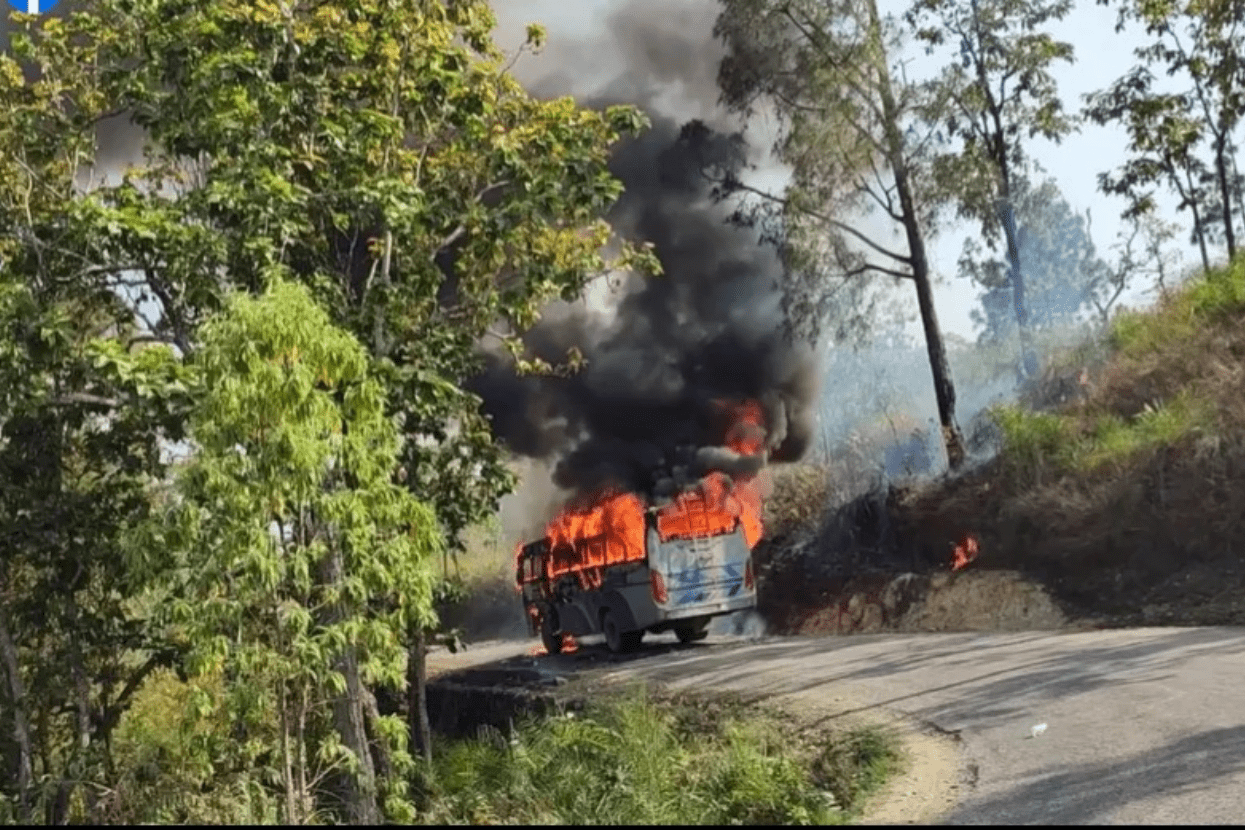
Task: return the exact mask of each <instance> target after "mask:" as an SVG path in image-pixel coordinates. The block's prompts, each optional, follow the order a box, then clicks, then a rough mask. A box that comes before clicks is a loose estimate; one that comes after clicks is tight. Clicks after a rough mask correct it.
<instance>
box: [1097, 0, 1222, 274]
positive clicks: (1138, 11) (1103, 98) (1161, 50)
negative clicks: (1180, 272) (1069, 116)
mask: <svg viewBox="0 0 1245 830" xmlns="http://www.w3.org/2000/svg"><path fill="white" fill-rule="evenodd" d="M1100 2H1104V3H1105V0H1100ZM1130 21H1135V22H1139V23H1141V25H1142V26H1143V27H1144V29H1145V31H1146V33H1147V34H1148V35H1150V36H1151V37H1152V38H1153V40H1152V41H1151V42H1150V43H1149V44H1147V45H1145V46H1142V47H1139V48H1137V49H1135V50H1134V54H1135V55H1136V57H1137V58H1138V59H1139V60H1140V61H1141V63H1139V64H1138V65H1137V66H1136V67H1134V68H1133V69H1132V70H1131V71H1130V72H1129V73H1128V74H1127V75H1125V76H1124V77H1122V78H1120V79H1118V80H1117V81H1115V83H1113V84H1112V85H1111V86H1110V87H1108V88H1107V89H1106V90H1103V91H1101V92H1098V93H1095V94H1093V95H1090V96H1087V107H1086V113H1087V115H1088V116H1089V117H1090V118H1091V119H1092V120H1093V121H1095V122H1096V123H1099V124H1105V123H1112V122H1116V123H1121V124H1123V126H1124V127H1125V129H1126V130H1127V132H1128V136H1129V146H1128V150H1129V153H1130V156H1131V157H1130V158H1129V159H1128V161H1127V162H1125V163H1124V164H1123V165H1122V166H1121V167H1120V168H1119V169H1118V170H1116V171H1114V172H1110V173H1104V174H1102V175H1100V177H1099V182H1100V186H1101V188H1102V189H1103V191H1104V192H1106V193H1117V194H1121V195H1125V196H1128V197H1129V199H1130V205H1129V207H1128V209H1127V211H1126V212H1125V216H1132V215H1137V214H1140V213H1146V212H1148V211H1150V210H1151V209H1152V207H1153V189H1152V188H1153V186H1154V185H1156V184H1159V183H1165V184H1167V185H1168V186H1169V187H1171V188H1172V189H1173V190H1175V191H1176V193H1177V195H1178V196H1179V197H1180V204H1179V209H1181V210H1186V209H1187V210H1189V211H1190V212H1191V213H1192V215H1193V237H1194V239H1195V241H1196V242H1197V244H1198V247H1199V250H1200V253H1201V256H1202V267H1203V268H1204V269H1207V270H1208V269H1209V268H1210V258H1209V255H1208V252H1207V249H1206V242H1207V239H1208V236H1209V235H1210V234H1211V233H1212V232H1213V230H1212V229H1213V228H1214V227H1215V226H1216V225H1218V231H1219V233H1221V234H1222V239H1223V241H1224V243H1225V244H1226V246H1227V249H1228V256H1229V257H1232V256H1234V255H1235V253H1236V224H1237V221H1238V220H1239V218H1240V212H1241V211H1245V200H1243V197H1242V180H1241V177H1240V176H1239V174H1238V173H1237V168H1236V158H1235V157H1236V146H1235V142H1234V141H1233V135H1234V134H1235V132H1236V130H1237V128H1238V127H1239V125H1240V122H1241V118H1242V115H1245V65H1242V62H1241V57H1240V51H1241V48H1240V39H1241V32H1240V30H1241V27H1242V26H1245V3H1242V2H1240V0H1209V1H1208V0H1190V2H1164V3H1150V2H1133V1H1132V0H1124V1H1123V2H1121V3H1120V4H1119V19H1118V22H1117V24H1116V30H1117V31H1119V30H1122V29H1123V28H1124V27H1125V26H1126V25H1127V24H1128V23H1129V22H1130ZM1160 67H1161V68H1162V69H1163V70H1164V73H1163V74H1165V75H1167V76H1181V77H1184V78H1187V80H1188V82H1189V83H1190V87H1188V88H1186V89H1185V90H1184V91H1179V92H1160V91H1156V90H1155V89H1154V86H1155V81H1156V73H1155V71H1154V70H1155V69H1157V68H1160ZM1204 141H1206V142H1208V143H1209V149H1210V157H1211V163H1210V164H1209V165H1208V164H1206V162H1205V160H1204V158H1203V157H1202V156H1200V155H1199V154H1198V150H1199V149H1200V147H1201V145H1202V144H1203V142H1204ZM1234 202H1235V205H1236V207H1235V208H1234V207H1233V203H1234ZM1216 214H1217V218H1212V217H1215V216H1216ZM1234 217H1235V218H1234Z"/></svg>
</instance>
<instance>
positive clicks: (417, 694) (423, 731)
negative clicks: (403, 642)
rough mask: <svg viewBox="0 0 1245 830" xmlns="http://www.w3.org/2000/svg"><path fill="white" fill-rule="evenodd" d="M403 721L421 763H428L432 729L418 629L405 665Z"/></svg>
mask: <svg viewBox="0 0 1245 830" xmlns="http://www.w3.org/2000/svg"><path fill="white" fill-rule="evenodd" d="M406 683H407V687H406V694H407V698H406V701H407V707H406V708H407V719H408V721H409V723H408V728H409V729H410V733H411V747H412V749H413V750H414V751H415V752H416V753H418V756H419V757H421V758H423V759H424V761H425V762H427V763H431V762H432V727H431V725H430V724H429V722H428V648H427V634H426V633H425V632H424V629H423V628H422V627H419V630H418V631H417V632H416V634H415V637H414V642H413V643H412V644H411V648H410V651H409V652H408V654H407V662H406Z"/></svg>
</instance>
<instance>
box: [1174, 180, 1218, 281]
mask: <svg viewBox="0 0 1245 830" xmlns="http://www.w3.org/2000/svg"><path fill="white" fill-rule="evenodd" d="M1183 168H1184V176H1185V181H1186V183H1187V184H1188V191H1187V192H1188V195H1187V196H1186V195H1185V192H1186V191H1185V189H1184V188H1182V187H1181V186H1180V179H1179V178H1178V177H1176V176H1174V175H1173V176H1172V178H1173V179H1174V180H1175V181H1176V190H1177V192H1179V193H1180V194H1181V197H1182V198H1184V199H1186V200H1187V201H1188V203H1189V210H1191V211H1193V235H1194V236H1196V237H1197V247H1198V250H1199V251H1200V252H1201V254H1202V270H1203V271H1209V270H1210V257H1209V256H1208V255H1207V253H1206V229H1205V227H1204V226H1203V224H1202V212H1201V211H1200V210H1198V207H1197V188H1195V187H1194V186H1193V174H1192V172H1190V170H1189V166H1188V165H1187V164H1186V165H1183Z"/></svg>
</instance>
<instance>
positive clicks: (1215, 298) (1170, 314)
mask: <svg viewBox="0 0 1245 830" xmlns="http://www.w3.org/2000/svg"><path fill="white" fill-rule="evenodd" d="M1243 309H1245V257H1238V258H1237V260H1236V261H1235V262H1234V263H1232V264H1231V265H1227V266H1223V267H1220V268H1212V269H1211V270H1210V272H1209V273H1207V274H1206V275H1204V276H1201V277H1198V278H1196V279H1193V280H1191V281H1190V282H1189V283H1188V284H1187V285H1186V286H1185V287H1183V288H1182V289H1181V290H1180V291H1178V292H1177V293H1176V294H1174V295H1173V296H1172V298H1171V299H1170V300H1168V301H1166V302H1164V303H1161V304H1160V305H1159V307H1158V308H1157V309H1155V310H1153V311H1128V312H1123V313H1121V314H1119V315H1117V316H1116V318H1115V320H1114V321H1113V323H1112V326H1111V335H1110V341H1111V344H1112V345H1113V346H1114V347H1115V348H1116V349H1118V350H1119V351H1121V352H1123V353H1124V354H1127V355H1133V356H1136V355H1141V354H1145V353H1147V352H1155V351H1159V350H1161V349H1162V348H1163V347H1164V346H1166V345H1168V344H1170V343H1174V342H1177V341H1180V340H1185V339H1188V338H1190V337H1192V336H1194V335H1195V334H1196V333H1197V331H1198V330H1199V329H1200V328H1201V327H1202V326H1203V325H1204V324H1205V323H1206V322H1207V321H1210V320H1213V319H1215V318H1217V317H1221V316H1223V315H1226V314H1231V313H1234V312H1239V311H1241V310H1243Z"/></svg>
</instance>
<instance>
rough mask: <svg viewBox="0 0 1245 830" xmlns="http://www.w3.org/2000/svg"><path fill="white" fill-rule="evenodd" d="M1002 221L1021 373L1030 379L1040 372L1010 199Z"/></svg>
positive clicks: (1002, 210)
mask: <svg viewBox="0 0 1245 830" xmlns="http://www.w3.org/2000/svg"><path fill="white" fill-rule="evenodd" d="M999 222H1000V224H1002V226H1003V235H1004V236H1005V237H1006V239H1007V264H1008V268H1007V273H1008V277H1009V278H1010V280H1011V283H1012V307H1013V309H1014V310H1015V312H1016V329H1017V331H1018V332H1019V335H1020V374H1021V377H1024V378H1030V377H1033V375H1035V374H1036V373H1037V358H1036V356H1035V355H1034V351H1033V337H1032V333H1031V332H1030V331H1029V305H1028V303H1026V302H1025V278H1024V272H1023V271H1022V270H1021V268H1020V239H1019V236H1018V234H1017V232H1016V210H1015V208H1014V207H1013V206H1012V202H1011V199H1010V197H1004V198H1003V199H1002V200H1001V201H1000V202H999Z"/></svg>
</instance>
